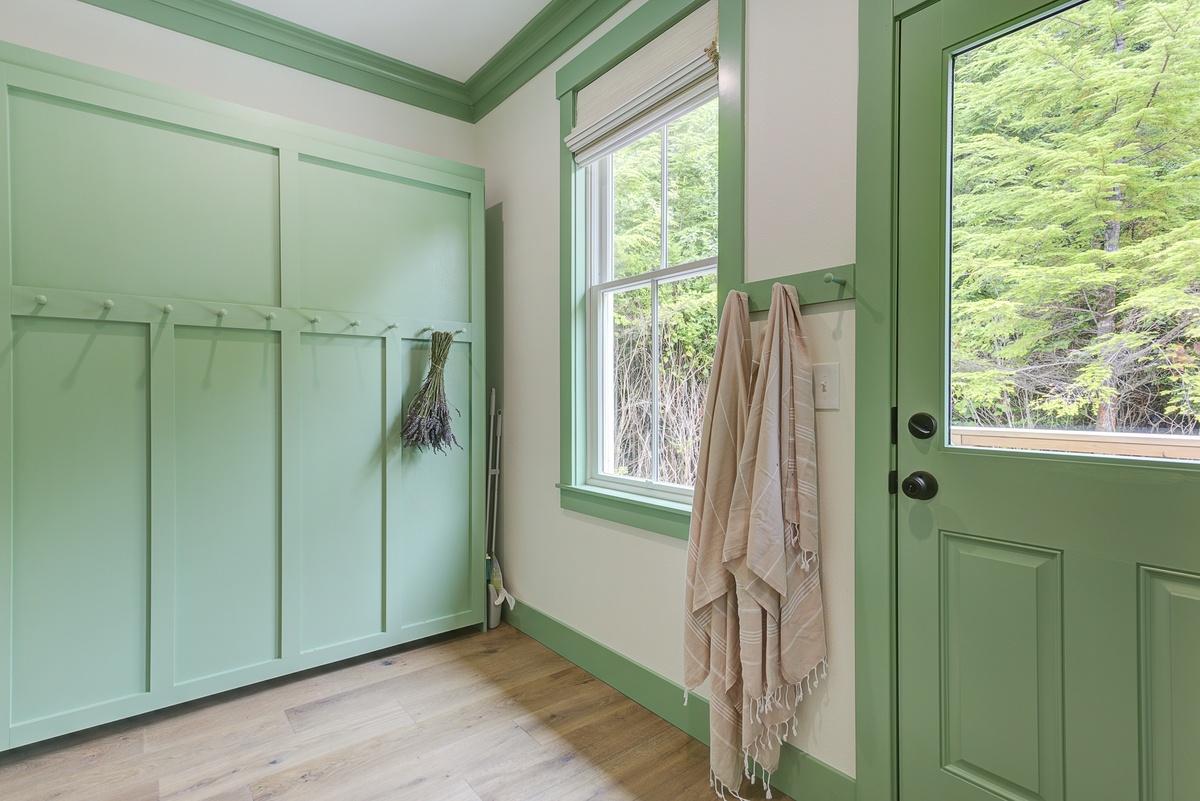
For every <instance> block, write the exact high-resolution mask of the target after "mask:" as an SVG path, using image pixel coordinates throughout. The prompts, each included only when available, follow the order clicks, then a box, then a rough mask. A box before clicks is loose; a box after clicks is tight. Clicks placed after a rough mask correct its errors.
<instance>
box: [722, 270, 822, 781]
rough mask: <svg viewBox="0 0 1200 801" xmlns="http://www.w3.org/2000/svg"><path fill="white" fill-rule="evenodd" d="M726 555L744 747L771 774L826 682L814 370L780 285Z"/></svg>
mask: <svg viewBox="0 0 1200 801" xmlns="http://www.w3.org/2000/svg"><path fill="white" fill-rule="evenodd" d="M753 382H754V383H753V389H752V391H751V398H750V414H749V416H748V418H747V429H746V438H745V441H744V442H743V445H742V454H741V458H740V460H739V464H738V481H737V484H736V487H735V492H734V497H733V499H732V501H731V503H730V516H729V521H730V522H729V532H730V536H729V537H727V538H726V547H725V552H724V558H725V562H726V564H727V565H729V567H730V568H731V569H732V571H733V573H734V576H735V581H736V586H737V599H738V604H737V606H738V629H739V634H740V640H741V647H740V652H741V667H742V676H741V678H742V683H743V689H744V696H743V705H742V747H743V749H744V750H745V752H746V753H747V754H748V755H749V756H750V757H751V758H752V759H754V760H755V761H756V762H757V763H758V764H759V765H760V766H761V767H762V768H763V770H764V772H765V773H766V774H767V777H766V778H767V780H768V781H769V774H770V773H772V772H774V771H775V770H776V768H777V767H778V765H779V747H780V743H782V741H783V740H784V738H786V737H787V736H788V735H789V734H791V733H794V732H795V728H796V713H797V710H798V708H799V705H800V702H801V701H802V700H803V699H804V696H805V694H806V693H809V694H811V692H812V689H813V687H815V686H816V685H817V683H818V682H819V681H820V678H821V677H823V676H824V675H825V670H826V650H825V617H824V609H823V606H822V600H821V579H820V561H819V556H818V551H819V548H818V529H817V459H816V436H815V431H814V412H813V394H812V363H811V361H810V359H809V356H808V348H807V345H806V343H805V341H804V335H803V332H802V330H801V327H800V304H799V299H798V297H797V295H796V290H795V289H794V288H793V287H790V286H785V285H783V284H775V286H774V287H773V288H772V291H771V308H770V311H769V312H768V314H767V322H766V326H765V328H764V330H763V343H762V350H761V354H760V357H759V359H758V363H757V367H756V369H755V373H754V377H753Z"/></svg>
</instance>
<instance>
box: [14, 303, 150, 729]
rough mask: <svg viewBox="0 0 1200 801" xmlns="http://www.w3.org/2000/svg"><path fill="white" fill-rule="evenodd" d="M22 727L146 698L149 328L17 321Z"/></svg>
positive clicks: (17, 613)
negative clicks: (107, 704)
mask: <svg viewBox="0 0 1200 801" xmlns="http://www.w3.org/2000/svg"><path fill="white" fill-rule="evenodd" d="M13 322H14V325H13V328H14V346H13V377H14V387H15V389H14V393H13V394H14V397H13V432H14V438H13V439H14V443H13V450H14V452H13V459H14V464H16V465H17V469H16V471H15V477H14V482H13V489H14V499H13V672H12V684H13V686H12V699H13V705H12V718H13V722H14V723H22V722H26V721H32V720H36V719H39V718H44V717H50V716H53V715H57V714H61V713H64V712H69V711H72V710H75V709H80V708H83V707H87V706H92V705H95V704H100V703H103V702H106V701H111V700H115V699H118V698H123V697H127V696H131V695H135V694H138V693H144V692H147V691H148V689H149V687H148V676H147V661H148V649H149V641H148V635H147V630H148V615H149V610H148V602H147V597H148V591H149V579H148V574H147V562H148V558H149V537H148V528H149V526H148V522H149V521H148V512H147V505H148V482H149V477H148V457H147V452H148V411H149V407H148V396H149V393H148V373H147V365H148V352H149V350H148V349H149V340H148V333H149V332H148V330H147V329H146V327H145V326H141V325H135V324H128V323H107V322H85V321H77V320H41V319H33V318H18V319H16V320H14V321H13Z"/></svg>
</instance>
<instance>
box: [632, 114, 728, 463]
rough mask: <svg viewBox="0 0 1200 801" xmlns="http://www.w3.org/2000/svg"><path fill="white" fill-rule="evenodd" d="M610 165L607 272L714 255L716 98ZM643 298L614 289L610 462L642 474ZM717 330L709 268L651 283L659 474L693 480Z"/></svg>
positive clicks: (637, 271) (649, 404)
mask: <svg viewBox="0 0 1200 801" xmlns="http://www.w3.org/2000/svg"><path fill="white" fill-rule="evenodd" d="M664 152H665V156H666V162H667V163H666V167H667V169H666V175H665V176H664V175H663V157H664ZM612 170H613V198H612V207H613V244H612V249H613V275H614V278H624V277H627V276H634V275H642V274H645V273H647V272H650V271H651V270H656V269H658V268H660V267H663V266H676V265H680V264H689V263H692V262H695V261H700V260H702V259H706V258H712V257H715V256H716V255H717V103H716V101H712V102H710V103H707V104H705V105H704V106H702V107H700V108H699V109H696V110H695V111H692V112H690V113H689V114H687V115H685V116H683V117H681V118H680V119H678V120H676V121H674V122H672V123H671V124H670V125H668V126H667V127H666V146H665V148H664V143H663V132H662V131H661V130H660V131H657V132H654V133H652V134H650V135H648V136H646V137H644V138H642V139H640V140H638V141H637V142H634V143H633V144H632V145H630V146H629V147H627V148H625V149H623V150H621V151H619V152H618V153H616V154H614V155H613V167H612ZM664 178H665V184H664ZM664 190H665V191H664ZM664 196H665V199H666V204H665V206H666V215H667V217H666V220H665V222H664V220H663V217H662V214H663V206H664V204H663V198H664ZM664 229H665V233H666V242H665V246H664V241H663V233H664ZM664 259H665V261H664ZM651 304H652V292H651V290H650V287H649V286H640V287H633V288H630V289H626V290H623V291H620V292H617V293H615V294H614V296H613V298H612V307H611V308H612V321H613V343H612V347H613V372H614V375H613V386H612V392H613V398H612V403H613V418H614V419H613V429H614V430H613V439H614V442H612V443H611V447H612V448H613V451H614V459H613V469H614V472H616V473H618V474H621V475H628V476H632V477H637V478H646V479H648V478H650V477H651V463H652V450H653V426H654V424H655V423H654V419H653V409H654V370H655V359H654V355H653V343H654V327H653V317H652V309H651ZM716 330H717V292H716V276H715V274H712V273H709V274H707V275H700V276H693V277H690V278H683V279H679V280H674V281H667V282H660V283H659V285H658V344H659V352H658V359H657V371H658V405H659V413H660V414H659V426H660V428H659V446H660V447H659V476H658V479H659V480H660V481H663V482H667V483H673V484H682V485H685V486H690V485H691V484H693V483H694V481H695V473H696V461H697V458H698V454H699V446H700V426H701V423H702V421H703V413H704V394H705V392H706V390H707V387H708V379H709V375H710V373H711V370H712V356H713V350H714V348H715V345H716Z"/></svg>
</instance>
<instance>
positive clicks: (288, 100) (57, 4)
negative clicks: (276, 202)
mask: <svg viewBox="0 0 1200 801" xmlns="http://www.w3.org/2000/svg"><path fill="white" fill-rule="evenodd" d="M0 40H3V41H6V42H12V43H13V44H18V45H22V46H24V47H30V48H33V49H35V50H41V51H43V52H46V53H53V54H54V55H58V56H63V57H65V58H69V59H72V60H75V61H81V62H84V63H85V64H91V65H93V66H97V67H104V68H106V69H110V70H114V71H116V72H121V73H124V74H126V75H133V76H135V77H138V78H145V79H147V80H151V81H155V82H156V83H160V84H165V85H167V86H172V87H175V88H178V89H186V90H188V91H191V92H196V93H198V94H202V95H206V96H208V97H214V98H218V99H220V100H228V101H230V102H233V103H237V104H239V105H243V106H249V107H251V108H256V109H260V110H262V111H268V112H271V113H274V114H280V115H282V116H285V117H290V118H292V119H296V120H302V121H304V122H310V123H314V124H316V125H322V126H324V127H326V128H332V129H334V130H337V131H344V132H347V133H352V134H357V135H359V136H364V137H367V138H369V139H374V140H376V141H379V142H384V143H387V144H390V145H397V146H399V147H406V148H410V149H412V150H417V151H420V152H422V153H428V154H430V155H434V156H441V157H443V158H448V159H452V160H454V161H460V162H465V163H467V164H474V163H475V162H476V158H475V126H473V125H470V124H469V123H465V122H461V121H459V120H453V119H450V118H449V117H445V116H442V115H440V114H434V113H433V112H430V111H425V110H424V109H419V108H415V107H413V106H407V105H404V104H403V103H397V102H396V101H394V100H388V99H387V98H384V97H380V96H378V95H373V94H371V93H369V92H363V91H361V90H359V89H353V88H351V87H349V86H343V85H342V84H339V83H334V82H332V81H328V80H325V79H324V78H318V77H316V76H313V75H308V74H307V73H303V72H297V71H296V70H293V69H289V68H287V67H282V66H280V65H278V64H274V63H271V62H269V61H263V60H261V59H258V58H254V57H253V56H248V55H245V54H244V53H238V52H236V51H234V50H229V49H226V48H224V47H219V46H217V45H214V44H209V43H208V42H204V41H201V40H199V39H194V38H192V37H190V36H184V35H183V34H178V33H175V32H174V31H168V30H166V29H163V28H159V27H156V26H154V25H150V24H148V23H144V22H141V21H139V20H135V19H132V18H131V17H126V16H122V15H121V14H116V13H114V12H111V11H107V10H105V9H101V8H97V7H95V6H90V5H87V4H86V3H81V2H78V0H0Z"/></svg>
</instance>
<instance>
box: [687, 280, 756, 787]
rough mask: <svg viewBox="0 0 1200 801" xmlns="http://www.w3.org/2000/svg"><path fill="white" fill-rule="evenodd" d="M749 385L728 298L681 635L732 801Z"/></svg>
mask: <svg viewBox="0 0 1200 801" xmlns="http://www.w3.org/2000/svg"><path fill="white" fill-rule="evenodd" d="M750 378H751V346H750V308H749V304H748V301H747V298H746V295H745V294H744V293H742V292H730V293H729V296H728V297H727V298H726V300H725V308H724V311H723V312H722V314H721V323H720V326H719V327H718V329H717V344H716V350H715V352H714V353H713V367H712V376H711V378H710V380H709V386H708V395H707V397H706V399H705V404H704V424H703V427H702V429H701V435H700V455H699V462H698V466H697V471H696V486H695V492H694V494H693V496H692V518H691V528H690V530H689V534H688V558H687V585H686V590H685V593H686V597H685V609H686V612H687V614H686V620H687V624H686V628H685V631H684V662H685V664H684V686H685V688H686V690H689V691H690V690H694V689H696V688H697V687H699V686H700V685H701V684H703V683H704V680H705V679H706V678H708V677H709V675H710V674H711V676H712V682H711V683H710V696H711V697H710V700H709V718H710V720H709V728H710V733H711V737H710V764H711V769H712V780H713V784H714V786H715V787H716V788H717V790H718V792H719V793H720V794H721V795H722V797H724V793H725V791H726V790H727V789H728V790H729V791H730V792H731V793H733V794H734V795H735V797H736V794H737V788H738V786H739V785H740V784H741V779H742V773H743V770H744V755H743V750H742V738H741V728H742V720H741V718H742V685H741V679H740V677H741V662H740V657H739V653H738V649H739V646H740V637H739V634H738V629H737V625H738V614H737V601H736V596H735V593H734V579H733V574H732V573H730V572H729V571H728V570H727V569H726V566H725V564H724V558H723V553H724V550H725V541H726V536H727V533H726V532H727V528H728V523H729V508H730V503H731V502H732V499H733V494H734V487H735V482H736V478H737V467H738V458H739V456H740V454H741V450H742V443H743V442H744V441H745V432H746V417H747V414H748V413H749V409H750Z"/></svg>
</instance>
